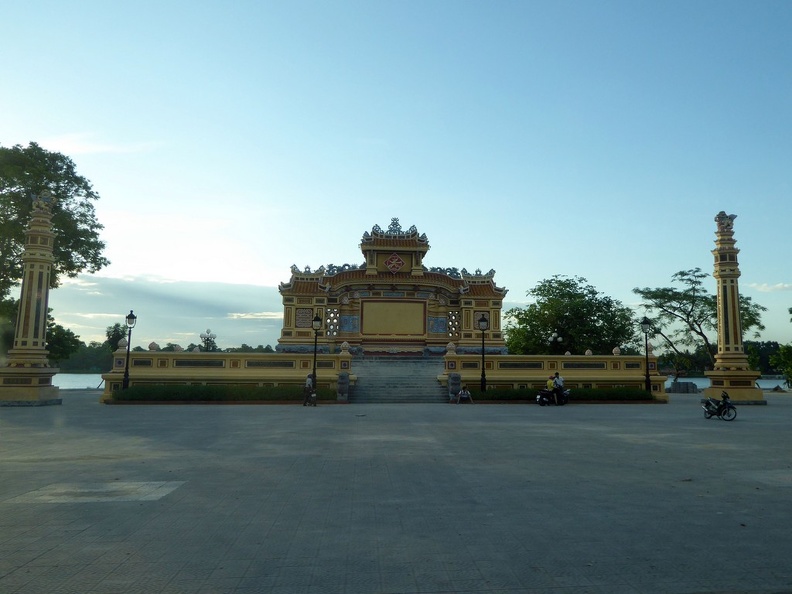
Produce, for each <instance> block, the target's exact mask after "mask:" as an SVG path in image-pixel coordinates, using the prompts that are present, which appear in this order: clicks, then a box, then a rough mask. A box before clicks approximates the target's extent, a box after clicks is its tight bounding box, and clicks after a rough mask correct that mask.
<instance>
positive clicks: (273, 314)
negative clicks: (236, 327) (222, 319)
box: [228, 311, 283, 320]
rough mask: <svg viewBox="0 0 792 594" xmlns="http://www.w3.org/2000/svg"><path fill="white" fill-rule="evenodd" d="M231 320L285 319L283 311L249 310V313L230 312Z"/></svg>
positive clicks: (229, 317)
mask: <svg viewBox="0 0 792 594" xmlns="http://www.w3.org/2000/svg"><path fill="white" fill-rule="evenodd" d="M228 319H230V320H281V319H283V312H279V311H261V312H257V313H254V312H248V313H230V314H228Z"/></svg>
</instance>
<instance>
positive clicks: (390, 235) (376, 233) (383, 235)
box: [360, 217, 429, 252]
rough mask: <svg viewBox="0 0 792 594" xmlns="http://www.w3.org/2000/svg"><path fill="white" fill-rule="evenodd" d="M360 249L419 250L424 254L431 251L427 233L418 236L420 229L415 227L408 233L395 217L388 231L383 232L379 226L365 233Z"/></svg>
mask: <svg viewBox="0 0 792 594" xmlns="http://www.w3.org/2000/svg"><path fill="white" fill-rule="evenodd" d="M360 247H361V249H363V250H366V249H368V248H372V247H383V248H418V249H420V250H421V251H422V252H426V251H428V250H429V240H428V239H427V237H426V233H422V234H420V235H418V229H416V228H415V225H413V226H412V227H410V228H409V229H408V230H407V231H402V228H401V225H400V224H399V219H398V218H396V217H394V218H392V219H391V224H390V226H389V227H388V230H387V231H383V230H382V228H381V227H380V226H379V225H374V227H372V228H371V233H369V232H365V233H363V238H362V239H361V240H360Z"/></svg>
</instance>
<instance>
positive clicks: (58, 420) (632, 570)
mask: <svg viewBox="0 0 792 594" xmlns="http://www.w3.org/2000/svg"><path fill="white" fill-rule="evenodd" d="M62 396H63V405H62V406H52V407H42V408H0V443H1V444H2V446H1V447H2V450H0V452H1V455H0V477H2V480H0V593H2V594H13V593H24V594H39V593H40V594H58V593H73V594H114V593H146V594H149V593H151V594H160V593H169V594H177V593H184V594H188V593H189V594H192V593H201V594H204V593H224V592H228V593H238V594H242V593H245V594H253V593H257V592H266V593H283V594H300V593H349V594H353V593H354V594H358V593H359V594H374V593H378V592H382V593H394V594H395V593H404V594H408V593H410V594H411V593H418V592H456V593H495V592H498V593H504V594H505V593H508V594H522V593H551V592H552V593H559V594H561V593H570V594H578V593H583V592H601V593H608V594H612V593H660V592H676V593H695V592H721V593H725V592H757V593H759V592H761V593H770V592H792V521H791V520H792V430H791V428H790V425H791V424H792V395H783V394H782V395H775V394H767V396H766V397H767V400H768V403H769V404H768V405H767V406H743V407H739V408H738V412H739V416H738V418H737V420H736V421H734V422H731V423H727V422H724V421H721V420H719V419H717V418H716V419H711V420H705V419H704V416H703V414H702V411H701V409H700V408H699V404H698V397H697V396H693V395H674V396H672V400H671V403H669V404H668V405H640V404H625V405H606V404H570V405H569V406H566V407H558V408H557V407H545V408H541V407H538V406H536V405H531V404H512V405H498V404H491V405H488V404H480V403H479V404H475V405H460V406H456V405H445V404H436V405H430V404H421V405H419V404H408V405H404V404H401V405H400V404H376V405H374V404H371V405H353V404H352V405H325V406H321V405H320V406H319V407H317V408H304V407H302V406H294V405H263V406H255V405H244V406H241V405H228V406H223V405H214V406H212V405H194V406H173V405H148V406H107V405H100V404H98V392H82V391H63V392H62Z"/></svg>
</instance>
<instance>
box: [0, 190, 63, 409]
mask: <svg viewBox="0 0 792 594" xmlns="http://www.w3.org/2000/svg"><path fill="white" fill-rule="evenodd" d="M50 207H51V195H50V193H49V192H47V191H45V192H42V193H41V195H39V196H37V197H36V198H35V199H34V202H33V214H32V217H31V219H30V223H29V224H28V229H27V234H26V237H25V249H24V252H23V254H22V263H23V276H22V289H21V294H20V299H19V312H18V313H17V321H16V331H15V333H14V346H13V348H12V349H11V350H9V351H8V359H7V360H6V361H4V362H3V363H2V366H0V406H41V405H48V404H60V403H61V399H60V398H59V397H58V393H59V391H58V388H56V387H55V386H53V385H52V377H53V376H54V375H55V374H56V373H58V369H57V368H55V367H50V365H49V361H48V355H49V352H48V351H47V308H48V302H49V285H50V276H51V274H52V265H53V263H54V261H55V258H54V256H53V248H54V245H55V233H53V232H52V212H51V211H50Z"/></svg>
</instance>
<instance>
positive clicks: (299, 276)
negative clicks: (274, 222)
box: [278, 267, 508, 299]
mask: <svg viewBox="0 0 792 594" xmlns="http://www.w3.org/2000/svg"><path fill="white" fill-rule="evenodd" d="M494 274H495V271H494V270H491V271H490V272H489V273H487V274H480V273H478V274H475V275H471V274H467V272H466V271H463V278H453V277H451V276H449V275H448V274H443V273H440V272H424V274H423V276H417V277H416V276H413V275H411V274H410V273H407V272H399V273H396V274H388V275H385V274H380V275H378V276H372V275H369V274H366V270H365V269H364V268H358V269H351V270H343V271H341V272H338V273H337V274H333V275H328V274H325V273H324V267H321V268H320V269H319V270H317V271H316V272H311V271H304V272H300V271H299V270H298V269H297V268H296V267H292V278H291V280H290V281H289V282H288V283H281V284H280V286H279V287H278V289H279V291H280V292H281V293H285V294H289V295H316V294H320V293H330V292H332V293H340V292H343V291H344V290H345V287H349V288H350V289H352V288H361V287H362V286H364V285H365V286H369V285H375V286H377V287H379V288H381V287H383V286H384V285H388V284H391V285H399V286H401V287H404V285H410V286H414V287H416V288H417V289H418V290H422V289H423V290H429V289H431V288H433V287H435V288H442V289H445V290H447V291H448V292H450V293H455V294H459V295H460V296H470V297H480V298H491V299H502V298H503V297H504V296H505V295H506V293H507V292H508V289H505V288H503V287H498V286H496V285H495V282H494V279H493V276H494Z"/></svg>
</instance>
